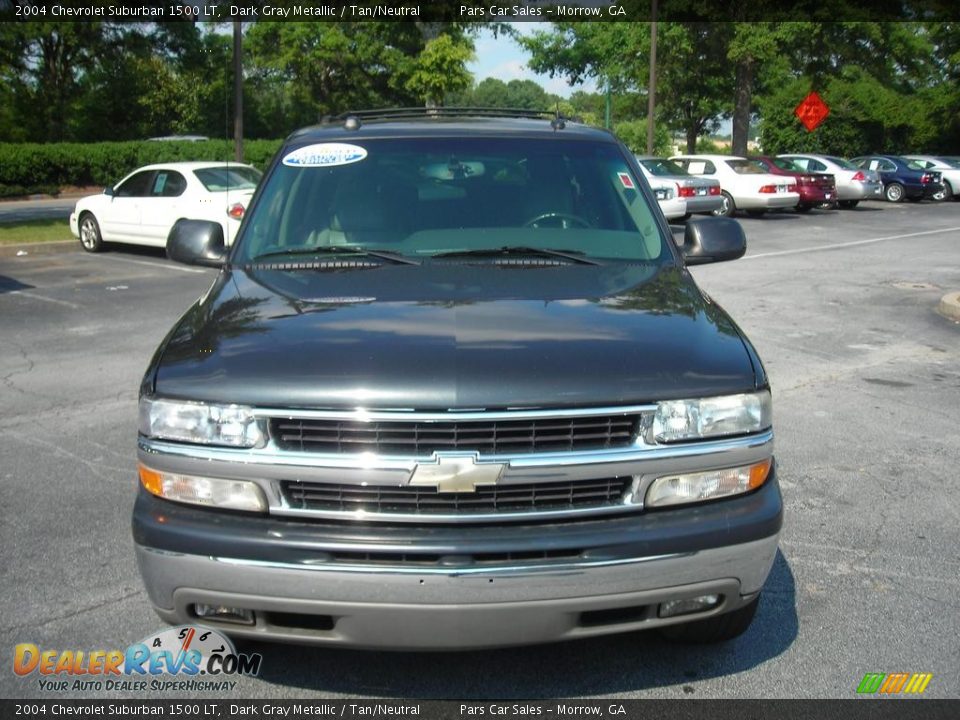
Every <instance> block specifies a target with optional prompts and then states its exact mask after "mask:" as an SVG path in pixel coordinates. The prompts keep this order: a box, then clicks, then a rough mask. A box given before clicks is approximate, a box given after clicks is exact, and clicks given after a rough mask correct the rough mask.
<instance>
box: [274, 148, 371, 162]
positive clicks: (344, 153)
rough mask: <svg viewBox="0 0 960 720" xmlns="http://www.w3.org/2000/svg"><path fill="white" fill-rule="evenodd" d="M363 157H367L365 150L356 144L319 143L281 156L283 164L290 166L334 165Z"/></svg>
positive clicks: (356, 160)
mask: <svg viewBox="0 0 960 720" xmlns="http://www.w3.org/2000/svg"><path fill="white" fill-rule="evenodd" d="M365 157H367V151H366V150H365V149H364V148H362V147H359V146H357V145H348V144H346V143H319V144H317V145H307V146H306V147H302V148H297V149H296V150H294V151H293V152H291V153H287V155H286V156H284V158H283V164H284V165H289V166H290V167H335V166H337V165H349V164H350V163H355V162H360V161H361V160H363V159H364V158H365Z"/></svg>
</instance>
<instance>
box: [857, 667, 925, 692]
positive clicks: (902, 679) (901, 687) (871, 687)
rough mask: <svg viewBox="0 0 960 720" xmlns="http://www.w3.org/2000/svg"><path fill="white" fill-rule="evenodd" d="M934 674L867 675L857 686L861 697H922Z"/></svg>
mask: <svg viewBox="0 0 960 720" xmlns="http://www.w3.org/2000/svg"><path fill="white" fill-rule="evenodd" d="M932 679H933V673H904V672H902V673H867V674H866V675H864V676H863V680H861V681H860V684H859V685H858V686H857V692H858V693H860V694H861V695H873V694H874V693H878V694H880V695H900V694H904V695H922V694H923V691H924V690H926V689H927V685H929V684H930V681H931V680H932Z"/></svg>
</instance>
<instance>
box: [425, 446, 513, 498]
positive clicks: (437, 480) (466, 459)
mask: <svg viewBox="0 0 960 720" xmlns="http://www.w3.org/2000/svg"><path fill="white" fill-rule="evenodd" d="M436 458H437V461H436V462H435V463H417V467H416V468H414V471H413V474H412V475H411V476H410V481H409V483H408V484H409V485H413V486H415V487H433V488H436V489H437V492H442V493H468V492H476V491H477V488H478V487H480V486H481V485H496V484H497V483H498V482H499V481H500V476H501V475H502V474H503V469H504V467H506V466H505V465H504V464H503V463H482V464H481V463H477V457H476V455H441V454H440V453H437V455H436Z"/></svg>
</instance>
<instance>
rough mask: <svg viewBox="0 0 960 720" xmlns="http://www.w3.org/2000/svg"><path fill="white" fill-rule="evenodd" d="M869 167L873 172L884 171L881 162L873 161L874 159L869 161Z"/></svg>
mask: <svg viewBox="0 0 960 720" xmlns="http://www.w3.org/2000/svg"><path fill="white" fill-rule="evenodd" d="M867 167H869V168H870V169H871V170H882V169H883V168H881V167H880V161H879V160H873V159H871V160H868V161H867Z"/></svg>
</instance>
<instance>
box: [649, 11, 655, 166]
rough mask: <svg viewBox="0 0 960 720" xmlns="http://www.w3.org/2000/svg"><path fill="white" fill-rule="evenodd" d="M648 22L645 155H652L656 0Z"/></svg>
mask: <svg viewBox="0 0 960 720" xmlns="http://www.w3.org/2000/svg"><path fill="white" fill-rule="evenodd" d="M652 2H653V20H652V21H651V23H650V82H649V83H647V155H653V116H654V113H655V112H656V109H657V0H652Z"/></svg>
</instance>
